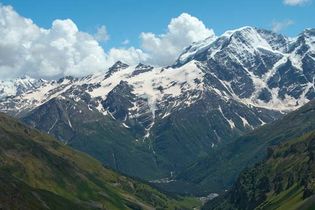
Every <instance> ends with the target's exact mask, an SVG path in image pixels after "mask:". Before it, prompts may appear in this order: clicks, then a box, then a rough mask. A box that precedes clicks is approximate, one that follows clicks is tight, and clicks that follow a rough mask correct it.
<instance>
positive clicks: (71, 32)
mask: <svg viewBox="0 0 315 210" xmlns="http://www.w3.org/2000/svg"><path fill="white" fill-rule="evenodd" d="M0 37H1V39H0V77H1V78H8V77H16V76H21V75H25V74H26V75H30V76H33V77H44V78H52V77H60V76H63V75H75V76H82V75H86V74H89V73H93V72H95V71H101V70H103V68H104V66H105V65H106V54H105V53H104V50H103V49H102V47H101V46H100V45H99V43H98V42H97V41H96V40H95V39H94V37H93V36H91V35H89V34H87V33H84V32H81V31H79V30H78V28H77V26H76V24H75V23H74V22H72V21H71V20H70V19H66V20H55V21H53V23H52V26H51V28H49V29H44V28H40V27H38V26H37V25H35V24H34V23H33V22H32V20H30V19H27V18H24V17H22V16H20V15H19V14H17V13H16V12H15V11H14V9H13V8H12V7H11V6H1V7H0Z"/></svg>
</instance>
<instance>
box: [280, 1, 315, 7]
mask: <svg viewBox="0 0 315 210" xmlns="http://www.w3.org/2000/svg"><path fill="white" fill-rule="evenodd" d="M308 2H310V0H283V3H284V4H285V5H289V6H299V5H304V4H306V3H308Z"/></svg>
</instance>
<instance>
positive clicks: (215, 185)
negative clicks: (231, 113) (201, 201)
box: [177, 101, 315, 193]
mask: <svg viewBox="0 0 315 210" xmlns="http://www.w3.org/2000/svg"><path fill="white" fill-rule="evenodd" d="M314 129H315V101H311V102H309V103H308V104H306V105H305V106H303V107H301V108H300V109H298V110H297V111H294V112H291V113H289V114H287V115H286V116H285V117H283V118H282V119H280V120H277V121H275V122H274V123H271V124H267V125H265V126H263V127H261V128H258V129H256V130H254V131H253V132H251V133H248V134H246V135H244V136H242V137H240V138H238V139H236V140H235V141H233V142H232V143H230V144H228V145H225V146H224V147H222V148H218V149H217V150H214V151H211V153H209V155H208V156H207V157H205V158H203V159H201V160H199V161H197V162H196V163H194V164H192V165H191V166H190V167H189V168H188V169H186V170H185V171H183V172H182V173H181V174H179V176H178V177H177V180H178V182H183V183H186V185H189V186H190V187H191V189H194V190H195V191H198V192H204V193H209V192H224V190H225V189H228V188H229V187H230V186H231V185H232V184H233V183H234V181H235V180H236V178H237V176H238V175H239V174H240V172H241V171H242V170H243V169H244V168H245V167H247V166H251V165H253V164H255V163H257V162H259V161H261V160H262V159H263V158H264V157H266V154H267V148H268V147H269V146H273V145H278V144H281V143H283V142H286V141H288V140H290V139H293V138H295V137H299V136H301V135H303V134H305V133H307V132H310V131H312V130H314Z"/></svg>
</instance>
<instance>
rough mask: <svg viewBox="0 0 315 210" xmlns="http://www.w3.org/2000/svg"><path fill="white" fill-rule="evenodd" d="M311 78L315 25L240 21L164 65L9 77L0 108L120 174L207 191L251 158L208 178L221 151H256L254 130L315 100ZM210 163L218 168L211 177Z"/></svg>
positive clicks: (3, 84) (219, 188)
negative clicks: (290, 29)
mask: <svg viewBox="0 0 315 210" xmlns="http://www.w3.org/2000/svg"><path fill="white" fill-rule="evenodd" d="M314 75H315V29H306V30H304V31H303V32H302V33H300V34H299V35H298V36H297V37H295V38H289V37H286V36H283V35H281V34H276V33H274V32H271V31H267V30H263V29H258V28H254V27H243V28H240V29H236V30H233V31H227V32H225V33H224V34H223V35H221V36H219V37H217V38H216V39H206V40H203V41H201V42H198V43H193V44H192V45H191V46H189V47H187V48H186V49H184V50H183V52H182V53H181V55H180V56H179V58H178V59H177V61H176V62H175V63H174V64H173V65H170V66H167V67H153V66H150V65H145V64H138V65H135V66H129V65H128V64H125V63H122V62H117V63H115V64H114V65H113V66H112V67H111V68H109V69H104V72H100V73H96V74H93V75H88V76H85V77H82V78H74V77H64V78H61V79H59V80H49V81H47V80H43V79H32V78H29V77H24V78H20V79H17V80H13V81H11V82H10V81H9V82H8V81H5V82H4V81H3V82H1V83H0V93H1V94H0V97H1V99H0V111H1V112H5V113H7V114H9V115H11V116H14V117H17V118H19V119H21V120H22V121H23V122H25V123H27V124H28V125H30V126H32V127H33V128H37V129H39V130H41V131H44V132H46V133H48V134H51V135H53V136H54V137H56V138H57V139H58V140H60V141H61V142H63V143H64V144H66V145H69V146H71V147H73V148H75V149H77V150H80V151H83V152H86V153H88V154H89V155H91V156H93V157H95V158H96V159H98V160H100V161H101V162H102V163H103V164H104V165H106V166H108V167H111V168H113V169H115V170H117V171H119V172H122V173H125V174H128V175H131V176H135V177H139V178H141V179H144V180H147V181H151V182H152V183H155V184H157V185H158V186H159V187H162V188H163V189H165V190H169V191H175V192H180V193H194V194H206V193H209V192H211V191H216V192H219V191H224V189H225V188H227V187H229V186H231V184H232V183H233V180H234V179H235V178H236V176H237V175H238V172H240V171H241V169H243V167H245V166H246V164H247V163H248V162H250V161H249V159H247V158H252V157H253V155H252V154H251V155H248V156H246V157H245V158H244V160H240V162H238V163H239V164H236V165H235V166H236V167H239V166H240V165H242V167H239V168H236V169H235V168H233V167H235V166H232V168H231V170H230V172H229V173H228V174H227V176H226V177H227V179H226V180H225V181H224V182H223V181H222V182H215V183H211V182H213V181H209V177H211V179H212V180H222V178H223V177H222V173H221V172H222V171H224V170H225V169H224V167H225V168H226V167H227V166H226V164H225V162H223V163H224V164H219V163H221V162H220V161H224V160H226V159H224V158H225V157H224V158H222V159H220V157H221V156H218V152H217V151H221V153H220V154H222V155H223V156H224V155H225V154H230V152H233V155H238V154H243V153H241V152H246V153H248V152H249V150H247V149H251V148H252V147H250V146H246V147H244V150H242V149H239V148H243V144H244V145H247V144H246V143H247V140H246V138H247V137H246V136H247V133H248V132H251V131H252V130H254V129H255V128H259V127H261V126H263V127H262V128H261V129H265V130H264V131H266V132H269V130H266V127H265V126H264V125H265V124H270V123H272V122H274V121H275V120H277V119H282V118H283V117H284V115H286V114H287V113H289V112H291V111H294V110H296V109H298V108H300V107H301V106H303V105H304V104H306V103H307V102H309V101H310V100H312V99H314V97H315V86H314ZM277 122H278V121H277ZM271 125H272V124H271ZM272 128H273V127H270V129H271V130H272ZM245 134H246V135H245ZM244 135H245V137H242V136H244ZM264 140H265V139H264V138H263V139H260V140H259V141H257V145H258V146H260V144H264ZM248 141H249V140H248ZM270 141H272V142H273V140H270ZM279 141H280V140H279ZM244 142H245V143H244ZM251 142H256V141H251ZM253 144H254V143H253ZM235 145H238V146H237V147H236V146H235ZM257 145H255V146H257ZM235 148H237V149H235ZM245 148H246V150H245ZM262 148H264V147H262ZM261 151H263V149H262V150H261ZM238 152H239V153H238ZM254 156H255V155H254ZM258 156H259V157H257V160H260V159H261V158H262V157H263V155H261V156H260V155H258ZM236 157H238V156H236ZM227 158H230V155H227ZM205 160H206V161H205ZM209 160H210V161H209ZM238 160H239V158H237V161H238ZM255 160H256V159H255ZM205 162H206V164H204V163H205ZM209 163H211V164H210V165H211V167H212V166H213V167H215V168H216V170H217V171H219V172H218V173H213V172H211V173H208V169H209ZM200 165H203V166H204V165H205V166H206V167H208V168H206V169H205V170H204V169H202V171H200V170H201V168H202V167H199V166H200ZM211 167H210V169H211ZM196 171H197V172H200V173H199V175H198V174H197V176H193V174H196V173H195V172H196ZM201 175H202V177H201ZM205 180H207V181H205ZM204 183H207V184H206V185H203V184H204ZM200 184H201V185H203V186H204V188H200V186H201V185H200ZM178 185H179V186H178ZM170 186H171V187H170ZM185 186H189V187H185ZM190 186H194V187H192V188H191V189H190ZM183 188H184V189H185V190H183Z"/></svg>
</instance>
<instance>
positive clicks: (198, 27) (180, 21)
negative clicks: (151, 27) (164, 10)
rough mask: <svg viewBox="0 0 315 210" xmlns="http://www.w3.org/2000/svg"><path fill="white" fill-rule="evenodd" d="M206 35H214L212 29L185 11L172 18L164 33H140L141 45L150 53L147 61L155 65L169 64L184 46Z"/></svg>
mask: <svg viewBox="0 0 315 210" xmlns="http://www.w3.org/2000/svg"><path fill="white" fill-rule="evenodd" d="M207 37H213V38H214V37H215V34H214V32H213V30H212V29H209V28H207V27H206V26H205V25H204V24H203V22H202V21H200V20H199V19H198V18H196V17H193V16H191V15H189V14H187V13H183V14H181V15H180V16H178V17H176V18H173V19H172V20H171V22H170V23H169V25H168V27H167V32H166V33H165V34H160V35H156V34H153V33H142V34H141V35H140V39H141V43H142V44H141V47H142V49H143V51H144V52H146V53H148V54H149V55H150V58H149V61H150V62H151V63H152V64H155V65H169V64H171V63H172V62H174V61H175V60H176V58H177V57H178V56H179V54H180V53H181V52H182V50H183V49H184V48H185V47H187V46H189V45H190V44H191V43H193V42H197V41H200V40H203V39H205V38H207Z"/></svg>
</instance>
